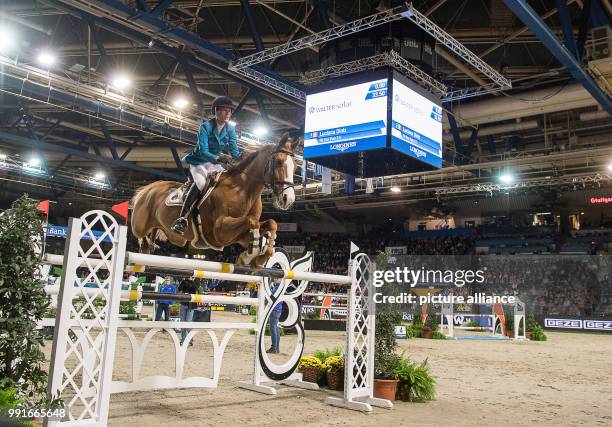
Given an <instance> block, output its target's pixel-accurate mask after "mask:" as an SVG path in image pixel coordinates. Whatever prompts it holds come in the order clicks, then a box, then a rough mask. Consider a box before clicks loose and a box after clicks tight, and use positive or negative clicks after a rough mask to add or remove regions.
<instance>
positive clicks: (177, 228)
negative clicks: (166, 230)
mask: <svg viewBox="0 0 612 427" xmlns="http://www.w3.org/2000/svg"><path fill="white" fill-rule="evenodd" d="M199 193H200V190H198V186H197V185H195V182H192V183H191V186H190V187H189V189H188V190H187V194H186V195H185V201H184V202H183V206H182V207H181V213H180V214H179V218H178V219H177V220H176V221H175V222H174V224H172V227H170V228H171V230H172V231H174V232H175V233H178V234H181V235H182V234H184V233H185V230H186V229H187V224H188V223H187V214H188V213H189V212H190V211H191V207H192V206H193V204H194V203H195V202H196V200H197V199H198V195H199Z"/></svg>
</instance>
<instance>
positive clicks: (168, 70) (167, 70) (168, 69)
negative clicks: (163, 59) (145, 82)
mask: <svg viewBox="0 0 612 427" xmlns="http://www.w3.org/2000/svg"><path fill="white" fill-rule="evenodd" d="M178 62H179V59H178V58H174V60H173V61H172V62H170V64H168V66H167V67H166V68H164V71H163V72H162V74H161V76H159V79H157V80H156V81H155V83H153V86H151V87H150V88H149V90H153V89H155V88H156V87H157V86H159V84H160V83H161V82H163V81H164V80H166V77H168V74H170V73H171V72H172V70H173V69H174V67H175V66H176V64H177V63H178Z"/></svg>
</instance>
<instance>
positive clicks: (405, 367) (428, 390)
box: [396, 356, 436, 402]
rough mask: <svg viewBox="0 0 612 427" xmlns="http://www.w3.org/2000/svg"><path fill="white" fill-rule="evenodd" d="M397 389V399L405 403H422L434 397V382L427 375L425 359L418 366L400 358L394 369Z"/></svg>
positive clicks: (427, 367) (427, 368) (427, 369)
mask: <svg viewBox="0 0 612 427" xmlns="http://www.w3.org/2000/svg"><path fill="white" fill-rule="evenodd" d="M396 374H397V378H398V380H399V387H398V390H397V398H398V399H400V400H403V401H405V402H424V401H427V400H432V399H433V398H434V397H435V395H436V392H435V384H436V381H435V380H434V379H433V378H432V377H431V375H430V374H429V366H428V365H427V359H425V360H424V361H423V362H422V363H421V364H420V365H417V364H416V363H414V362H412V361H411V360H410V359H408V358H406V357H403V356H402V357H401V358H400V360H399V363H398V365H397V368H396Z"/></svg>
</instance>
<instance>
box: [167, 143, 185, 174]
mask: <svg viewBox="0 0 612 427" xmlns="http://www.w3.org/2000/svg"><path fill="white" fill-rule="evenodd" d="M170 151H172V157H174V162H175V163H176V167H177V168H178V170H179V172H180V173H181V175H183V179H186V178H187V174H186V173H185V169H184V168H183V163H181V158H180V157H179V155H178V152H177V151H176V147H174V146H171V147H170Z"/></svg>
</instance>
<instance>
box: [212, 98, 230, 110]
mask: <svg viewBox="0 0 612 427" xmlns="http://www.w3.org/2000/svg"><path fill="white" fill-rule="evenodd" d="M218 107H227V108H229V109H231V110H232V111H234V104H233V103H232V100H231V99H229V98H228V97H227V96H219V97H217V98H215V100H214V101H213V103H212V107H211V110H212V112H213V114H215V113H216V111H217V108H218Z"/></svg>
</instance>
